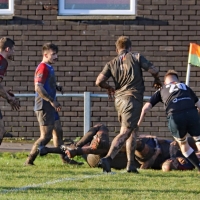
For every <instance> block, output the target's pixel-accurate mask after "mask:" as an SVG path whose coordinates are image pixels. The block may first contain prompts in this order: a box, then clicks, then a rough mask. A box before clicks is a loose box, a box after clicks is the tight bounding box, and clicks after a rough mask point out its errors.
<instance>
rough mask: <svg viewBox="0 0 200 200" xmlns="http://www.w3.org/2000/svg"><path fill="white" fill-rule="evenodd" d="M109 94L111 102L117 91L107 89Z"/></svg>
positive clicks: (111, 88)
mask: <svg viewBox="0 0 200 200" xmlns="http://www.w3.org/2000/svg"><path fill="white" fill-rule="evenodd" d="M107 94H108V99H109V101H112V100H114V98H115V97H114V94H115V89H114V88H113V87H110V88H109V89H107Z"/></svg>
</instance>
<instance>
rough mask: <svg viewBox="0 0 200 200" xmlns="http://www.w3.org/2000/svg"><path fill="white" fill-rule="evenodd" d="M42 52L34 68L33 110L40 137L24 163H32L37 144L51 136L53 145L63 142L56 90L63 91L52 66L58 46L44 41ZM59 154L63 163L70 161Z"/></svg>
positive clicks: (40, 144)
mask: <svg viewBox="0 0 200 200" xmlns="http://www.w3.org/2000/svg"><path fill="white" fill-rule="evenodd" d="M42 53H43V59H42V62H41V63H40V64H39V65H38V67H37V68H36V71H35V78H34V84H35V92H36V95H35V107H34V111H35V113H36V116H37V119H38V122H39V126H40V138H39V139H38V140H37V141H36V142H35V143H34V144H33V147H32V149H31V152H30V155H29V156H28V158H27V160H26V162H25V165H33V164H34V163H33V162H34V160H35V159H36V157H37V155H38V146H45V145H46V144H47V143H49V141H50V140H51V138H52V136H53V144H54V146H55V147H59V146H60V145H62V144H63V130H62V126H61V122H60V118H59V114H58V112H59V111H61V105H60V104H59V102H58V101H57V100H56V90H58V91H60V92H63V91H62V87H61V86H58V85H57V84H56V78H55V73H54V68H53V66H52V64H54V63H55V62H56V61H57V53H58V47H57V46H56V45H55V44H52V43H46V44H44V45H43V47H42ZM60 155H61V159H62V162H63V163H66V162H67V163H71V160H70V159H69V158H67V157H66V156H65V155H63V154H62V152H61V151H60ZM74 162H75V161H74ZM71 164H76V163H71Z"/></svg>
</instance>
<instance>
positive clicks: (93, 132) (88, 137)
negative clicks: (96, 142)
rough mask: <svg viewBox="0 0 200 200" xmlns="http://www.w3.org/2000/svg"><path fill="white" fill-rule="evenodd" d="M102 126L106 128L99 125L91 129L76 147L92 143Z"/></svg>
mask: <svg viewBox="0 0 200 200" xmlns="http://www.w3.org/2000/svg"><path fill="white" fill-rule="evenodd" d="M102 126H103V127H105V126H104V125H103V124H101V123H99V124H96V125H95V126H94V127H92V128H90V130H89V131H88V132H87V133H86V134H85V135H84V136H83V137H82V138H81V139H80V140H79V141H78V142H77V143H76V147H83V146H84V145H86V144H87V143H90V142H91V141H92V140H93V137H94V136H95V135H96V133H97V132H98V131H99V129H100V127H102Z"/></svg>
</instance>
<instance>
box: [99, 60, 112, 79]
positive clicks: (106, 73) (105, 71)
mask: <svg viewBox="0 0 200 200" xmlns="http://www.w3.org/2000/svg"><path fill="white" fill-rule="evenodd" d="M101 74H103V75H104V76H106V77H107V78H110V76H111V70H110V64H109V63H107V64H106V65H105V67H104V68H103V70H102V72H101Z"/></svg>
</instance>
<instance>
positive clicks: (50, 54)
mask: <svg viewBox="0 0 200 200" xmlns="http://www.w3.org/2000/svg"><path fill="white" fill-rule="evenodd" d="M57 53H58V47H57V46H56V45H55V44H52V43H46V44H44V45H43V46H42V55H43V62H46V63H49V64H53V63H55V61H57V60H58V56H57Z"/></svg>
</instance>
